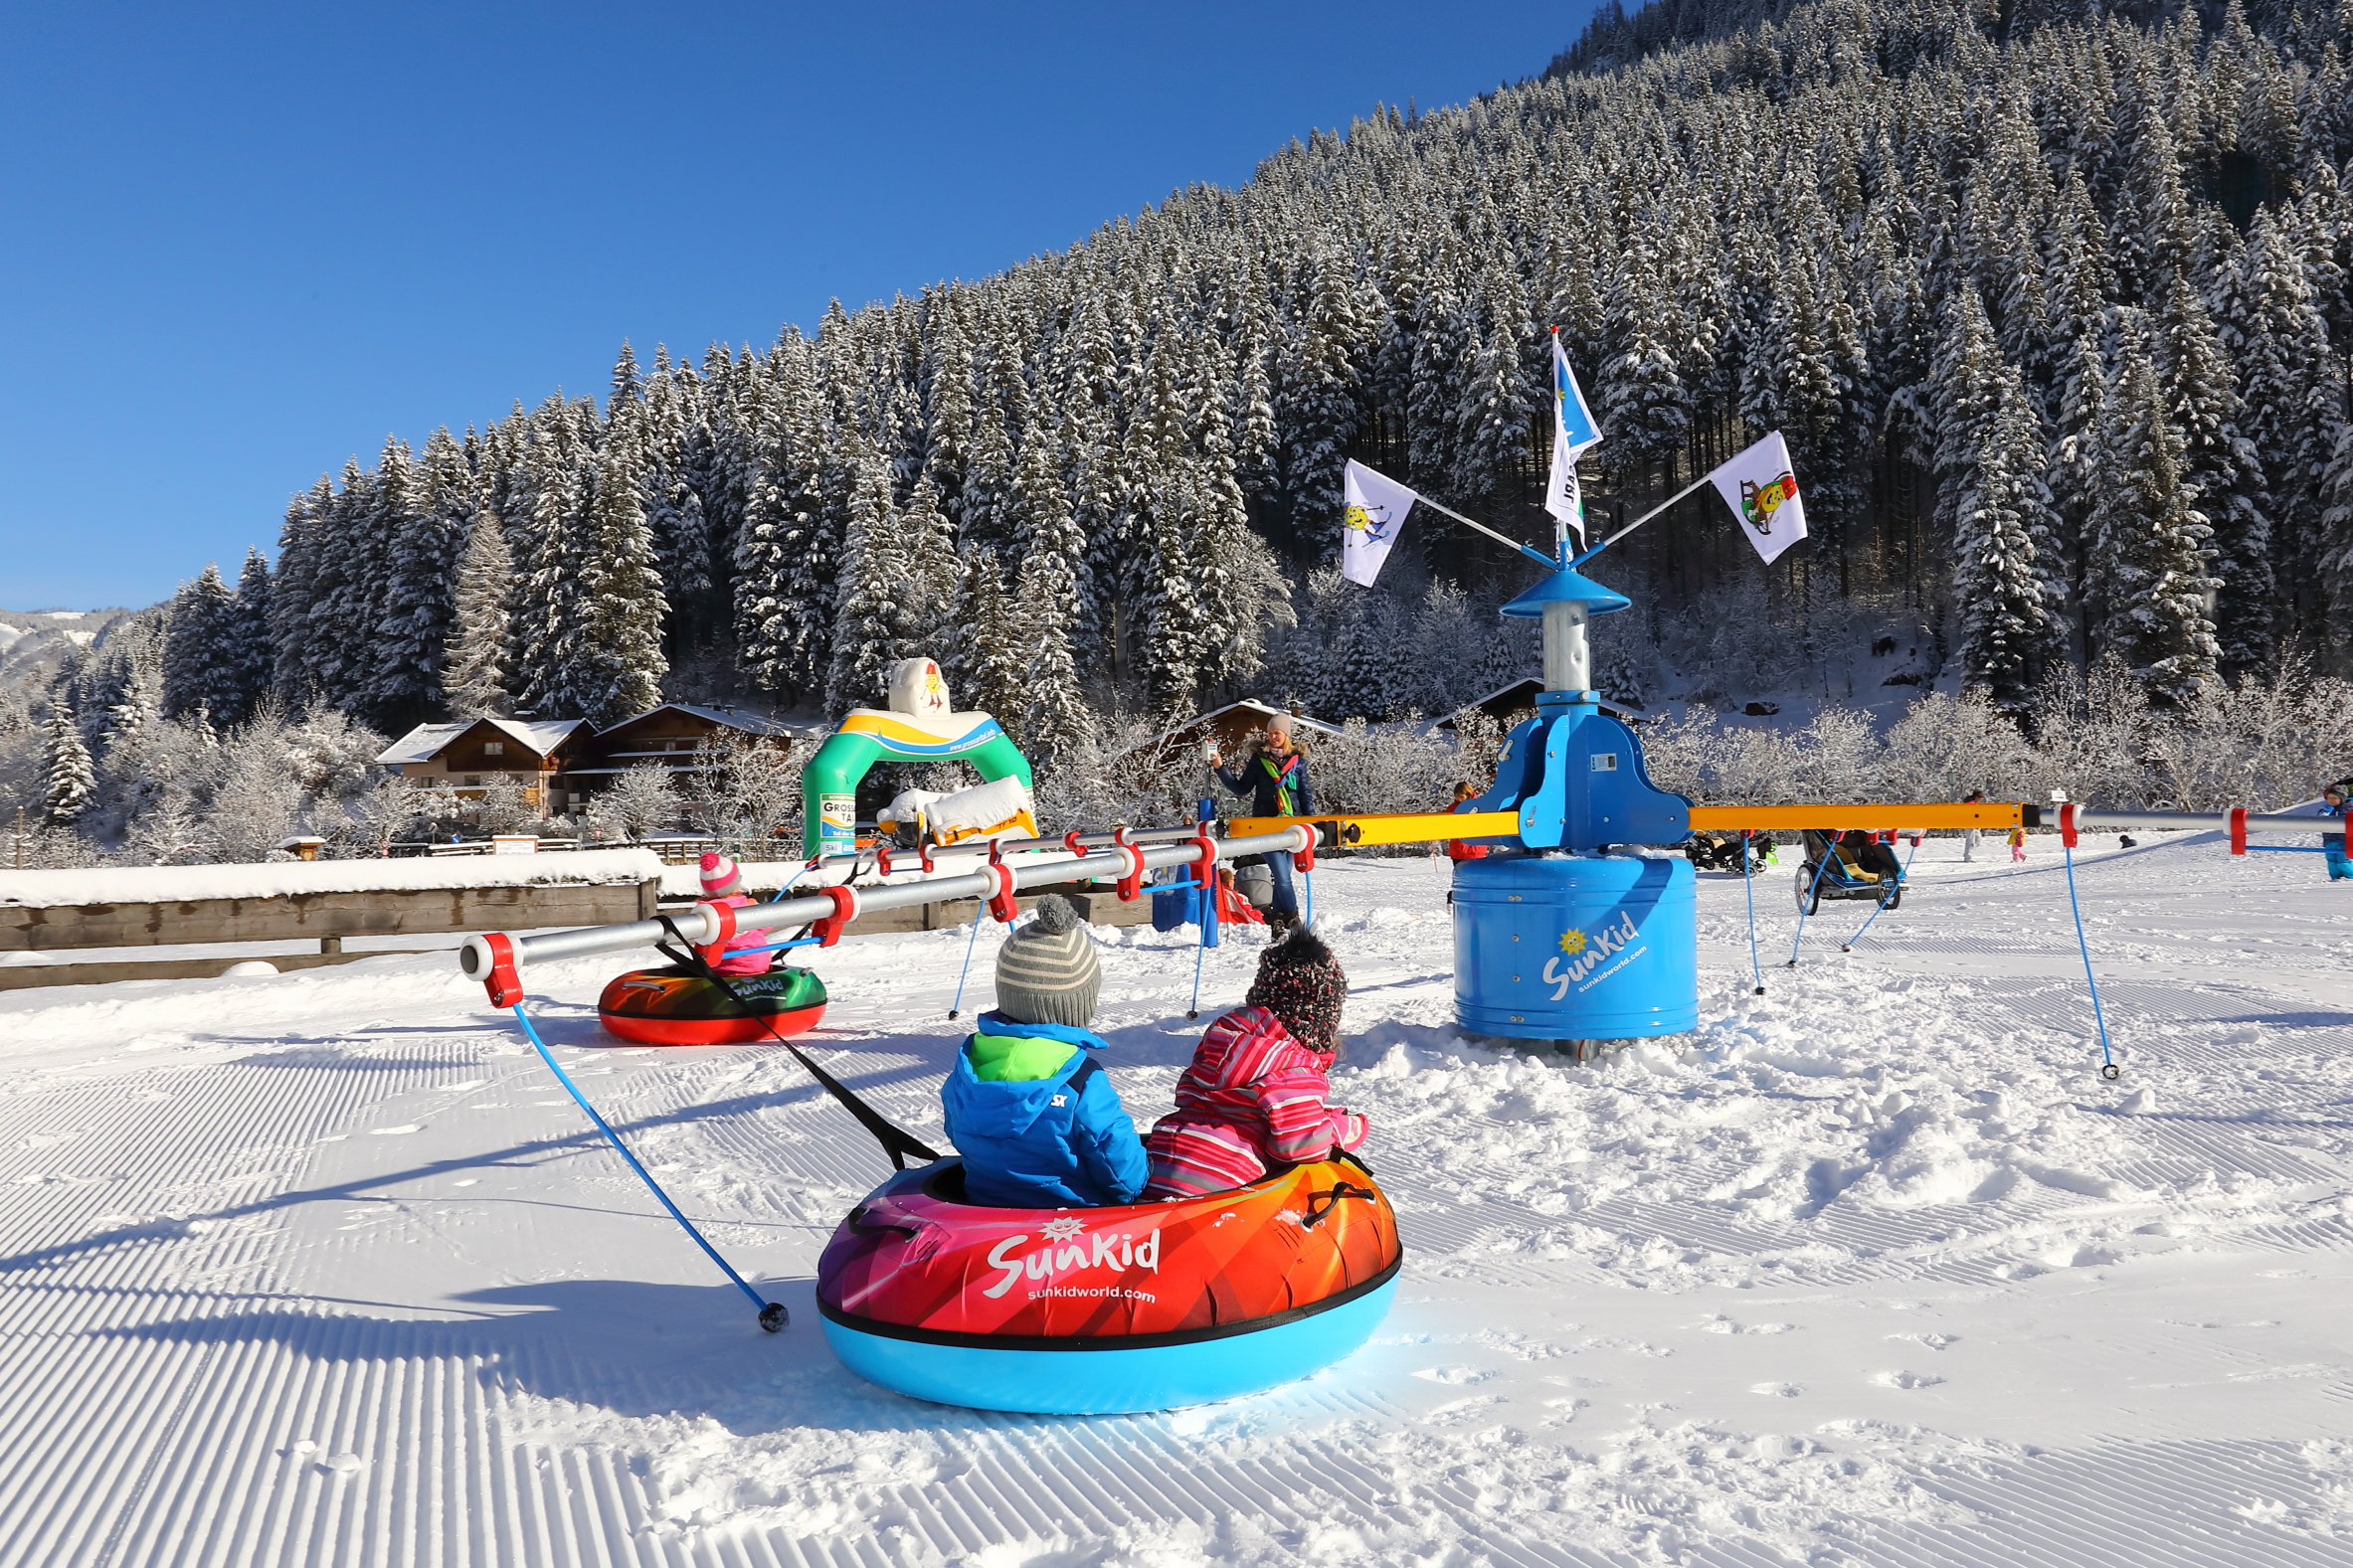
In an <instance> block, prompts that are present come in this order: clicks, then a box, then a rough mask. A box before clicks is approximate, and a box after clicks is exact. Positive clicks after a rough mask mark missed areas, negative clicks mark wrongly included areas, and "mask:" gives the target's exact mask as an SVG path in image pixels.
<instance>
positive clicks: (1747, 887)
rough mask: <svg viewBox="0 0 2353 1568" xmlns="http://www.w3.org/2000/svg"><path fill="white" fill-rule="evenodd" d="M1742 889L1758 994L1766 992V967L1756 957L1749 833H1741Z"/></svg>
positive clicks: (1754, 889)
mask: <svg viewBox="0 0 2353 1568" xmlns="http://www.w3.org/2000/svg"><path fill="white" fill-rule="evenodd" d="M1740 891H1741V892H1743V893H1745V894H1747V895H1748V968H1749V971H1750V972H1751V973H1753V974H1754V975H1755V976H1756V994H1757V995H1759V996H1762V995H1763V994H1764V969H1763V967H1762V966H1761V965H1760V964H1759V963H1758V961H1757V958H1756V879H1755V878H1754V877H1751V876H1750V875H1749V874H1748V835H1747V834H1746V833H1745V832H1743V833H1742V834H1741V835H1740Z"/></svg>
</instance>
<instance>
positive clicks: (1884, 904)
mask: <svg viewBox="0 0 2353 1568" xmlns="http://www.w3.org/2000/svg"><path fill="white" fill-rule="evenodd" d="M1919 852H1920V841H1919V840H1918V839H1916V838H1915V839H1913V840H1912V841H1911V854H1910V855H1905V856H1904V857H1903V876H1904V877H1908V876H1910V875H1911V856H1912V855H1916V854H1918V853H1919ZM1902 891H1903V877H1898V878H1897V879H1896V885H1895V886H1894V887H1892V888H1890V889H1888V891H1887V892H1885V893H1882V894H1881V895H1880V901H1879V907H1878V908H1877V909H1874V910H1873V911H1872V912H1871V918H1870V919H1869V920H1866V921H1864V923H1863V931H1858V932H1856V933H1855V935H1853V936H1852V937H1849V938H1848V939H1847V940H1846V941H1844V942H1842V943H1840V944H1839V945H1838V951H1839V952H1841V953H1853V952H1854V951H1855V944H1856V943H1858V942H1861V941H1862V940H1863V932H1864V931H1869V930H1870V929H1871V922H1872V921H1874V920H1877V919H1879V918H1880V917H1881V916H1882V915H1884V914H1886V913H1887V911H1888V903H1889V901H1890V900H1891V899H1893V898H1895V897H1896V895H1897V894H1899V893H1900V892H1902Z"/></svg>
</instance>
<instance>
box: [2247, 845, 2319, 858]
mask: <svg viewBox="0 0 2353 1568" xmlns="http://www.w3.org/2000/svg"><path fill="white" fill-rule="evenodd" d="M2247 852H2248V853H2249V854H2251V855H2325V854H2327V853H2328V852H2329V851H2328V850H2326V849H2325V848H2323V849H2313V848H2310V847H2308V846H2306V845H2303V844H2250V845H2248V846H2247Z"/></svg>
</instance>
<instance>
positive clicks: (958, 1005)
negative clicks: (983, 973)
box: [948, 909, 981, 1023]
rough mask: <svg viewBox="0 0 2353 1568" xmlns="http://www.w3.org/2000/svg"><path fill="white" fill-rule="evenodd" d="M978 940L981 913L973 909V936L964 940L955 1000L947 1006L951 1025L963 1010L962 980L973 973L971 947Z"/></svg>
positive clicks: (957, 974)
mask: <svg viewBox="0 0 2353 1568" xmlns="http://www.w3.org/2000/svg"><path fill="white" fill-rule="evenodd" d="M980 940H981V912H980V910H979V909H975V910H974V911H973V934H972V935H971V936H969V937H967V938H965V939H964V967H963V968H961V969H958V970H957V971H956V1000H954V1001H953V1002H951V1003H949V1004H948V1020H949V1022H951V1023H953V1022H955V1021H956V1015H957V1014H958V1013H960V1012H962V1011H963V1010H964V979H965V976H966V975H968V974H970V973H972V972H973V947H974V945H975V944H976V943H978V942H979V941H980Z"/></svg>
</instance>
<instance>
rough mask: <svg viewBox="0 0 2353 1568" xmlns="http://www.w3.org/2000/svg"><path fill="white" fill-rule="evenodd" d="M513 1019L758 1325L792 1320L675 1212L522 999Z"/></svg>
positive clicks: (778, 1326)
mask: <svg viewBox="0 0 2353 1568" xmlns="http://www.w3.org/2000/svg"><path fill="white" fill-rule="evenodd" d="M515 1022H517V1023H519V1024H521V1025H522V1026H523V1036H524V1038H525V1039H528V1040H529V1041H530V1042H531V1048H532V1049H533V1050H535V1051H537V1052H538V1053H539V1059H540V1060H541V1061H543V1062H545V1063H547V1070H548V1071H549V1072H551V1073H553V1074H555V1075H556V1082H557V1083H559V1084H562V1085H563V1086H564V1092H565V1093H566V1094H568V1095H570V1096H571V1097H572V1102H573V1104H575V1105H577V1106H579V1107H580V1109H581V1110H583V1111H585V1112H587V1113H588V1119H589V1120H590V1121H591V1122H594V1123H595V1124H597V1131H598V1132H602V1133H604V1134H605V1136H606V1137H607V1138H609V1139H610V1140H611V1141H612V1143H613V1146H614V1148H615V1149H617V1150H619V1151H620V1154H621V1157H622V1158H624V1159H626V1160H628V1161H629V1162H630V1169H632V1170H634V1171H635V1172H636V1173H637V1179H638V1180H640V1181H642V1182H644V1183H645V1187H646V1190H647V1191H649V1192H651V1193H652V1194H653V1195H654V1196H655V1197H657V1198H659V1199H660V1200H661V1206H662V1207H663V1208H665V1209H668V1210H669V1211H670V1218H671V1219H674V1220H676V1221H677V1222H678V1224H679V1225H680V1226H681V1227H683V1228H684V1230H685V1232H686V1234H687V1235H689V1236H691V1237H693V1238H694V1244H695V1245H696V1246H697V1247H700V1248H701V1249H702V1250H703V1252H704V1253H705V1255H707V1256H708V1257H709V1258H710V1260H711V1261H712V1262H713V1263H715V1264H717V1265H718V1266H719V1272H720V1273H722V1274H724V1275H726V1276H727V1277H728V1278H729V1279H730V1280H733V1281H734V1282H735V1288H736V1289H737V1290H739V1291H741V1292H743V1293H744V1295H745V1296H746V1297H748V1298H750V1299H751V1303H752V1305H753V1306H754V1307H757V1308H759V1311H760V1326H761V1327H763V1328H765V1329H767V1330H768V1331H769V1332H770V1333H772V1334H773V1333H777V1332H779V1331H781V1330H782V1329H783V1328H784V1326H785V1324H786V1323H788V1322H790V1321H792V1313H790V1312H788V1311H786V1310H785V1306H784V1304H783V1303H782V1302H771V1301H768V1300H766V1299H765V1298H763V1297H762V1296H761V1294H760V1293H759V1292H758V1291H755V1290H753V1289H752V1288H751V1287H750V1286H749V1285H747V1284H745V1283H744V1277H743V1276H742V1275H740V1274H738V1273H736V1272H735V1270H734V1268H733V1267H731V1266H730V1265H729V1264H728V1262H727V1260H726V1259H725V1258H722V1257H720V1256H719V1249H718V1248H716V1247H714V1246H712V1245H711V1244H710V1243H709V1242H708V1241H705V1240H704V1239H703V1233H702V1232H701V1231H698V1230H696V1229H695V1228H694V1221H692V1220H690V1219H688V1218H687V1217H686V1216H685V1215H683V1214H681V1213H679V1212H678V1205H677V1204H675V1203H672V1202H671V1201H670V1195H669V1194H668V1193H666V1192H664V1191H662V1190H661V1183H660V1182H658V1181H656V1180H654V1179H653V1177H652V1176H651V1175H650V1174H648V1173H647V1171H646V1169H645V1167H644V1166H643V1165H640V1164H638V1163H637V1156H636V1155H634V1154H633V1153H631V1152H630V1146H629V1145H628V1144H627V1143H624V1142H623V1141H622V1140H621V1134H620V1133H619V1132H614V1131H613V1127H612V1125H611V1124H610V1123H608V1122H607V1121H606V1120H605V1119H604V1118H603V1117H601V1116H599V1115H597V1108H596V1107H595V1106H592V1105H590V1104H589V1103H588V1096H586V1095H584V1094H582V1093H581V1092H580V1087H579V1086H578V1085H577V1084H575V1083H573V1082H572V1079H571V1076H570V1075H569V1074H567V1073H566V1072H565V1071H564V1069H563V1068H562V1067H560V1066H558V1065H557V1064H556V1058H555V1054H554V1053H553V1052H551V1051H550V1050H548V1048H547V1042H546V1041H545V1040H542V1039H541V1038H540V1037H539V1031H538V1030H537V1029H535V1028H533V1027H532V1026H531V1015H530V1014H529V1013H526V1012H525V1011H523V1004H522V1003H521V1002H517V1003H515Z"/></svg>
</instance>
